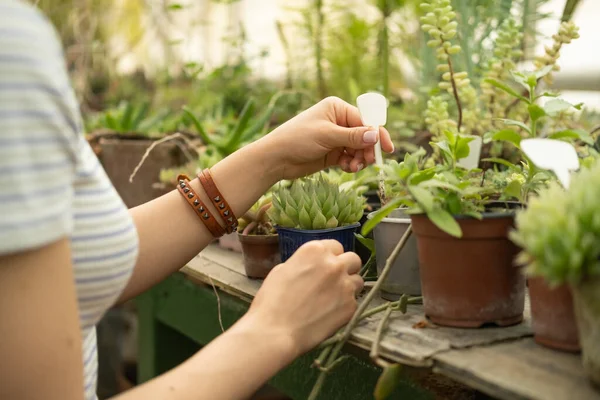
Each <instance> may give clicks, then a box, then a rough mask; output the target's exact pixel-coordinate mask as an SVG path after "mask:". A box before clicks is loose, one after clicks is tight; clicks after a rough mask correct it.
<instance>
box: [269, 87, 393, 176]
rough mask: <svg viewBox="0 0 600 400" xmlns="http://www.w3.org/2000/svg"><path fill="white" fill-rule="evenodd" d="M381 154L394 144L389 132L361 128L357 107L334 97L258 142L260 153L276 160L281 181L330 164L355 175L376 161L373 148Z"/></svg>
mask: <svg viewBox="0 0 600 400" xmlns="http://www.w3.org/2000/svg"><path fill="white" fill-rule="evenodd" d="M377 140H380V143H381V148H382V150H383V151H385V152H388V153H391V152H393V151H394V145H393V143H392V140H391V138H390V134H389V133H388V131H387V130H386V129H385V128H383V127H381V128H379V132H377V131H375V130H374V129H373V128H372V127H365V126H363V125H362V121H361V118H360V113H359V112H358V108H356V107H354V106H352V105H350V104H348V103H346V102H345V101H343V100H341V99H339V98H337V97H328V98H326V99H324V100H322V101H320V102H319V103H317V104H315V105H314V106H312V107H311V108H309V109H308V110H306V111H304V112H302V113H301V114H299V115H297V116H296V117H294V118H292V119H291V120H289V121H287V122H286V123H284V124H283V125H281V126H279V127H278V128H277V129H275V130H274V131H273V132H271V133H270V134H268V135H267V136H265V137H264V138H262V139H261V140H260V141H259V142H261V145H263V146H264V147H263V151H265V152H267V154H269V155H273V156H275V157H277V158H278V159H277V165H280V166H282V172H281V176H280V179H294V178H299V177H303V176H306V175H309V174H312V173H315V172H318V171H320V170H322V169H323V168H327V167H330V166H333V165H339V166H340V167H341V168H342V169H343V170H344V171H346V172H358V171H360V170H361V169H362V168H364V167H365V166H367V165H369V164H372V163H373V162H375V150H374V145H375V143H376V142H377Z"/></svg>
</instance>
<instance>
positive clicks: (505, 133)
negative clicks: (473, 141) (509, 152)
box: [492, 129, 523, 148]
mask: <svg viewBox="0 0 600 400" xmlns="http://www.w3.org/2000/svg"><path fill="white" fill-rule="evenodd" d="M522 139H523V138H522V137H521V135H519V134H518V133H517V132H516V131H514V130H512V129H503V130H501V131H498V132H494V133H493V135H492V140H502V141H505V142H510V143H512V144H514V145H515V146H517V147H518V148H520V146H521V140H522Z"/></svg>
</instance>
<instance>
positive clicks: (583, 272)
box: [510, 162, 600, 285]
mask: <svg viewBox="0 0 600 400" xmlns="http://www.w3.org/2000/svg"><path fill="white" fill-rule="evenodd" d="M598 196H600V163H598V162H596V163H595V164H594V165H593V166H592V167H590V168H584V169H582V170H581V171H580V172H579V173H578V174H577V175H575V176H574V177H573V180H572V181H571V185H570V187H569V190H568V191H565V190H564V189H563V188H562V187H561V186H559V185H558V183H556V182H552V183H551V184H550V185H549V186H548V187H547V188H546V189H543V190H541V191H540V192H539V195H538V196H535V197H532V198H531V199H530V201H529V203H528V206H527V209H526V210H523V211H521V212H519V213H517V217H516V221H515V222H516V230H514V231H512V232H511V233H510V237H511V239H512V240H513V241H514V242H515V243H516V244H517V245H519V246H521V248H522V249H523V250H522V252H521V254H520V255H519V257H518V261H519V262H520V263H521V264H523V265H526V266H527V271H528V273H529V274H531V275H539V276H542V277H544V278H545V279H546V280H547V281H548V282H549V283H550V284H554V285H558V284H561V283H572V284H576V283H578V282H580V281H581V280H582V279H585V278H586V277H591V276H594V275H595V276H598V275H600V261H599V260H598V257H599V256H600V245H599V243H600V214H599V213H598V206H597V199H598Z"/></svg>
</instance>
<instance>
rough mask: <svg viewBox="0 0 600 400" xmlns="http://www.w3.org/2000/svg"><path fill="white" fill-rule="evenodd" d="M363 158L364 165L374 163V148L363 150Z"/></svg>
mask: <svg viewBox="0 0 600 400" xmlns="http://www.w3.org/2000/svg"><path fill="white" fill-rule="evenodd" d="M363 158H364V159H365V163H366V165H370V164H373V163H374V162H375V148H374V147H367V148H366V149H364V150H363Z"/></svg>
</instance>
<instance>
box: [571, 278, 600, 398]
mask: <svg viewBox="0 0 600 400" xmlns="http://www.w3.org/2000/svg"><path fill="white" fill-rule="evenodd" d="M572 291H573V303H574V304H575V317H576V319H577V328H578V329H579V340H580V342H581V351H582V355H583V368H584V369H585V371H586V373H587V374H588V376H589V377H590V379H591V381H592V383H593V384H594V385H595V386H596V387H597V388H598V389H599V390H600V277H594V278H587V279H585V280H584V281H583V282H581V283H579V284H578V285H574V286H572Z"/></svg>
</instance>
